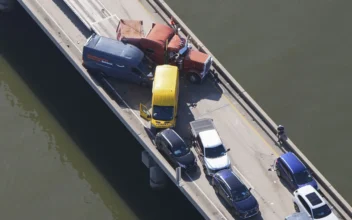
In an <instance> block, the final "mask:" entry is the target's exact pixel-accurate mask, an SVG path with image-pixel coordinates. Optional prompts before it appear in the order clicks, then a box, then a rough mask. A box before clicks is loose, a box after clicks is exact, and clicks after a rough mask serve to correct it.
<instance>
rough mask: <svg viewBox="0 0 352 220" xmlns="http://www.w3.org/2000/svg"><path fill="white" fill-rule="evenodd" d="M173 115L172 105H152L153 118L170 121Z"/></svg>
mask: <svg viewBox="0 0 352 220" xmlns="http://www.w3.org/2000/svg"><path fill="white" fill-rule="evenodd" d="M173 117H174V107H173V106H158V105H154V106H153V119H155V120H161V121H171V120H172V119H173Z"/></svg>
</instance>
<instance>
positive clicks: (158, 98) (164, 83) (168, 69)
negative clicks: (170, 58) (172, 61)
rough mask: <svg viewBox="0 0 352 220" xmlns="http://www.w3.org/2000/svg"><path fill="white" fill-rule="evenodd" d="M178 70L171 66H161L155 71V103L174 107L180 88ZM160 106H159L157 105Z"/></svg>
mask: <svg viewBox="0 0 352 220" xmlns="http://www.w3.org/2000/svg"><path fill="white" fill-rule="evenodd" d="M177 82H178V68H177V66H171V65H160V66H157V67H156V69H155V74H154V82H153V102H154V104H156V103H162V104H163V105H165V106H172V105H174V102H175V95H176V92H177V86H178V83H177ZM156 105H158V104H156Z"/></svg>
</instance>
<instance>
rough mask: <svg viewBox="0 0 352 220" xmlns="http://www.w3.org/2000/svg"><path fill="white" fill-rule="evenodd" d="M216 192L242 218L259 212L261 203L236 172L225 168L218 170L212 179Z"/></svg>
mask: <svg viewBox="0 0 352 220" xmlns="http://www.w3.org/2000/svg"><path fill="white" fill-rule="evenodd" d="M212 185H213V187H214V190H215V193H216V194H217V195H218V196H219V197H221V198H222V199H223V200H224V201H225V203H226V204H227V205H228V206H229V207H230V208H231V209H232V211H233V214H235V215H237V216H239V217H240V218H242V219H246V218H250V217H252V216H255V215H257V214H258V213H259V205H258V202H257V200H256V199H255V198H254V196H253V195H252V193H251V192H250V190H251V189H250V188H249V189H248V188H247V187H246V186H245V185H244V184H243V183H242V181H241V180H240V179H239V178H238V177H237V176H236V174H235V173H234V172H233V171H232V170H230V169H225V170H221V171H219V172H217V173H216V174H215V175H214V176H213V179H212Z"/></svg>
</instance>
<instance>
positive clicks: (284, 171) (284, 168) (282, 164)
mask: <svg viewBox="0 0 352 220" xmlns="http://www.w3.org/2000/svg"><path fill="white" fill-rule="evenodd" d="M279 161H280V167H281V176H282V178H283V179H284V180H285V181H286V182H287V183H289V182H290V180H289V178H288V176H289V170H288V168H287V166H286V164H285V162H283V161H282V160H281V158H280V160H279Z"/></svg>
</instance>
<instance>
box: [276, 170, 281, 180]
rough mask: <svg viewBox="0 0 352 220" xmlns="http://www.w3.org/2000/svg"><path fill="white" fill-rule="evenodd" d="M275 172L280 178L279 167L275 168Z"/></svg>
mask: <svg viewBox="0 0 352 220" xmlns="http://www.w3.org/2000/svg"><path fill="white" fill-rule="evenodd" d="M276 174H277V176H278V177H279V178H281V172H280V170H279V169H276Z"/></svg>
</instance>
